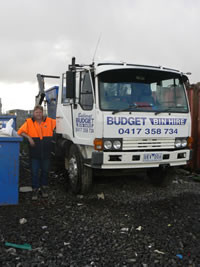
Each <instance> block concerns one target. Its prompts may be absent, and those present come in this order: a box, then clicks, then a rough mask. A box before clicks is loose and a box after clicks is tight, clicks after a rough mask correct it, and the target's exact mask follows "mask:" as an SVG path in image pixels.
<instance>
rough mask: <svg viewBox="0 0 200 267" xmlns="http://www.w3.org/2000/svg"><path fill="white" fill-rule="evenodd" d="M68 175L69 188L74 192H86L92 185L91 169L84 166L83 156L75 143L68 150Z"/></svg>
mask: <svg viewBox="0 0 200 267" xmlns="http://www.w3.org/2000/svg"><path fill="white" fill-rule="evenodd" d="M68 177H69V184H70V187H71V190H72V192H73V193H75V194H86V193H88V192H89V191H90V188H91V185H92V169H91V168H89V167H86V166H84V164H83V157H82V155H81V153H80V152H79V150H78V148H77V147H76V146H75V145H71V147H70V151H69V168H68Z"/></svg>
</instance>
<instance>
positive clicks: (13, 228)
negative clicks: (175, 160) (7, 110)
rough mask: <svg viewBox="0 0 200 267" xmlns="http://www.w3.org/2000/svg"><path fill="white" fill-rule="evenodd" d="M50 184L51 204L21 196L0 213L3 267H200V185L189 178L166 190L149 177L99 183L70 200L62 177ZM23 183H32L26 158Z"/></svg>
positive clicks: (56, 175)
mask: <svg viewBox="0 0 200 267" xmlns="http://www.w3.org/2000/svg"><path fill="white" fill-rule="evenodd" d="M49 182H50V186H49V198H48V200H44V199H42V198H41V199H39V200H38V201H36V202H33V201H31V193H30V192H29V193H20V194H19V205H17V206H1V207H0V223H1V224H0V225H1V226H0V266H3V267H4V266H17V267H20V266H25V267H26V266H27V267H28V266H70V267H76V266H81V267H86V266H108V267H109V266H142V267H147V266H191V267H192V266H200V253H199V252H200V248H199V240H200V183H199V182H195V181H193V177H192V176H191V175H190V174H189V172H186V171H184V170H181V169H180V170H179V171H178V172H177V175H176V178H175V180H174V181H173V183H172V184H171V185H170V186H169V187H167V188H155V187H153V186H152V185H151V184H150V183H149V181H148V179H147V177H146V175H145V174H144V173H143V174H140V175H139V174H137V175H134V176H132V177H130V176H124V177H115V178H114V177H112V178H111V177H107V178H105V177H103V178H99V177H98V178H95V181H94V186H93V189H92V192H91V194H89V195H87V196H82V195H78V196H76V195H73V194H71V193H70V191H69V190H68V186H67V183H66V180H65V178H64V174H63V173H62V172H59V173H58V172H57V173H55V172H51V173H50V179H49ZM19 184H20V186H25V185H26V186H27V185H30V172H29V170H28V168H27V163H26V161H24V159H23V160H21V167H20V179H19ZM23 218H25V220H24V223H20V219H23ZM5 242H10V243H14V244H25V243H26V244H29V245H31V248H32V249H31V250H27V249H21V248H13V247H9V246H6V245H5Z"/></svg>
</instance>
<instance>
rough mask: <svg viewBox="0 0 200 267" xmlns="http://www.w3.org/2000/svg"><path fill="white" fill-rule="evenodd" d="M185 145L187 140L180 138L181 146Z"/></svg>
mask: <svg viewBox="0 0 200 267" xmlns="http://www.w3.org/2000/svg"><path fill="white" fill-rule="evenodd" d="M186 146H187V140H186V139H182V140H181V147H186Z"/></svg>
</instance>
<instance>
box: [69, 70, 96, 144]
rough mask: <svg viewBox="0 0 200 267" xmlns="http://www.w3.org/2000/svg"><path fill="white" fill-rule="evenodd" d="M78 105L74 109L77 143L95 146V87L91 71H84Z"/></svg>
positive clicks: (81, 76) (81, 74)
mask: <svg viewBox="0 0 200 267" xmlns="http://www.w3.org/2000/svg"><path fill="white" fill-rule="evenodd" d="M78 87H79V96H78V103H77V104H76V105H75V107H74V109H73V125H74V137H75V143H78V144H85V145H93V139H94V119H95V112H94V99H95V97H94V85H93V82H92V76H91V73H90V71H86V70H84V71H82V72H81V73H80V80H79V85H78ZM76 99H77V97H76Z"/></svg>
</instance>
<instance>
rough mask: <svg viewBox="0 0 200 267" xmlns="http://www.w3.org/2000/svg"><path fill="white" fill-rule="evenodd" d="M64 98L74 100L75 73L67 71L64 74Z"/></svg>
mask: <svg viewBox="0 0 200 267" xmlns="http://www.w3.org/2000/svg"><path fill="white" fill-rule="evenodd" d="M66 77H67V78H66V90H67V91H66V97H67V98H75V88H76V86H75V85H76V72H75V71H67V72H66Z"/></svg>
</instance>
